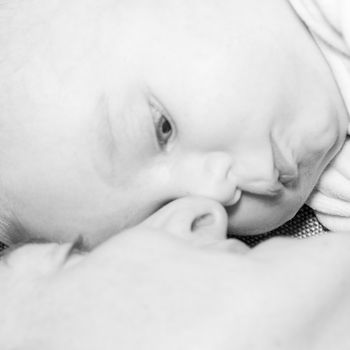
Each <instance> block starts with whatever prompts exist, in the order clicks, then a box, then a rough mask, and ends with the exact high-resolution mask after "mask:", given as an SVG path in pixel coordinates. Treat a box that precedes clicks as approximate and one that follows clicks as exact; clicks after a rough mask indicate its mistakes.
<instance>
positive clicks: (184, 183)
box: [175, 152, 241, 205]
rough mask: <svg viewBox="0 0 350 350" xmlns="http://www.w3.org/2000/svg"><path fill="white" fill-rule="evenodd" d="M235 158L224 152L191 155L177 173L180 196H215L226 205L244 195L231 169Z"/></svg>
mask: <svg viewBox="0 0 350 350" xmlns="http://www.w3.org/2000/svg"><path fill="white" fill-rule="evenodd" d="M232 165H233V161H232V158H231V156H230V155H229V154H228V153H225V152H208V153H199V154H192V155H189V156H187V157H186V158H185V159H183V160H182V164H179V166H178V167H177V171H176V174H175V177H176V179H175V181H176V183H178V184H179V185H180V186H181V190H182V191H181V192H182V193H181V195H188V194H189V195H193V196H203V197H208V198H212V199H214V200H216V201H218V202H220V203H221V204H223V205H233V204H235V203H236V202H237V201H238V200H239V199H240V197H241V190H240V189H239V188H238V187H237V180H236V179H235V177H234V175H233V172H232Z"/></svg>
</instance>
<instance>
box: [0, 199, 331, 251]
mask: <svg viewBox="0 0 350 350" xmlns="http://www.w3.org/2000/svg"><path fill="white" fill-rule="evenodd" d="M325 232H327V230H326V229H325V228H324V227H323V226H322V225H321V224H320V223H319V222H318V221H317V219H316V216H315V214H314V213H313V211H312V209H310V208H309V207H308V206H307V205H304V206H303V207H302V208H301V209H300V210H299V212H298V213H297V215H295V217H294V218H293V219H292V220H290V221H288V222H287V223H285V224H284V225H283V226H281V227H279V228H278V229H276V230H274V231H271V232H269V233H264V234H262V235H256V236H245V237H236V236H232V237H235V238H239V239H240V240H242V241H243V242H245V243H247V244H248V245H249V246H251V247H254V246H255V245H257V244H258V243H260V242H262V241H264V240H266V239H268V238H270V237H274V236H288V237H296V238H307V237H311V236H315V235H320V234H324V233H325ZM4 248H6V246H5V245H4V244H3V243H1V242H0V251H1V250H3V249H4Z"/></svg>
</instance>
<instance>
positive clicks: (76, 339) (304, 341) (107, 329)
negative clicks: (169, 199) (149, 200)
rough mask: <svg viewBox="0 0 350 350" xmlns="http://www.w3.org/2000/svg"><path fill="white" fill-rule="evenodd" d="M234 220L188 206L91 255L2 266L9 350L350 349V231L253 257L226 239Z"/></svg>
mask: <svg viewBox="0 0 350 350" xmlns="http://www.w3.org/2000/svg"><path fill="white" fill-rule="evenodd" d="M189 207H192V208H195V207H196V208H201V210H199V211H194V210H193V211H191V210H188V208H189ZM204 213H211V214H212V221H207V222H206V225H204V223H203V222H202V225H199V222H198V218H200V217H202V216H203V214H204ZM226 220H227V217H226V214H225V211H224V209H223V207H222V206H220V205H219V204H218V203H217V202H214V201H211V200H208V199H202V198H185V199H180V200H178V201H175V202H173V203H171V204H169V205H168V206H166V207H164V208H163V209H162V210H161V211H159V212H157V213H156V214H154V215H153V216H151V217H150V218H149V219H148V220H146V221H145V222H143V223H141V224H140V225H138V226H136V227H134V228H132V229H130V230H127V231H124V232H122V233H121V234H119V235H116V236H115V237H112V238H111V239H109V240H107V241H106V242H105V243H103V244H101V245H100V246H99V247H97V248H95V249H94V250H93V251H92V252H91V253H85V254H81V253H79V252H77V251H74V250H73V251H72V245H71V244H63V245H59V244H54V243H51V244H32V245H25V246H23V247H21V248H18V249H17V250H14V251H13V252H12V253H10V254H9V255H7V256H6V257H5V258H4V259H3V260H2V261H1V262H0V287H1V293H2V294H1V295H2V297H1V299H0V307H1V314H0V321H1V324H2V327H1V329H0V346H1V349H3V350H9V349H14V348H15V349H26V350H32V349H33V350H34V349H46V350H54V349H57V350H58V349H60V350H61V349H67V350H81V349H86V350H90V349H91V350H95V349H101V350H110V349H111V350H112V349H116V348H118V349H119V348H121V349H123V350H129V349H130V350H135V349H140V348H142V349H145V350H148V349H150V350H151V349H152V350H156V349H162V350H163V349H169V350H173V349H174V350H178V349H184V350H187V349H188V350H194V349H201V350H227V349H259V350H277V349H278V350H295V349H301V350H306V349H307V350H328V349H330V348H336V349H338V350H346V349H349V346H350V339H349V332H348V325H349V322H350V319H349V317H350V316H349V315H350V278H349V276H350V255H349V249H350V236H349V234H329V235H325V236H320V237H316V238H313V239H308V240H295V239H281V238H274V239H271V240H269V241H267V242H265V243H262V244H261V245H259V246H258V247H256V248H253V249H251V250H249V249H247V247H244V246H242V244H241V243H239V242H237V241H236V240H226V239H224V240H222V236H224V233H225V230H223V228H224V227H225V222H226ZM180 222H181V223H183V226H182V227H181V226H179V223H180ZM195 222H197V223H195ZM191 227H192V229H191ZM194 227H195V229H193V228H194ZM209 231H211V232H212V234H211V237H216V239H212V240H211V242H209V241H208V239H207V238H208V235H207V234H208V232H209ZM325 281H327V283H325Z"/></svg>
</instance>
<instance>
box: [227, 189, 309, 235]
mask: <svg viewBox="0 0 350 350" xmlns="http://www.w3.org/2000/svg"><path fill="white" fill-rule="evenodd" d="M302 197H304V196H302ZM300 198H301V196H287V195H284V194H283V195H281V196H280V197H278V198H277V197H275V198H269V197H263V196H259V197H257V196H253V195H250V194H245V195H244V196H243V197H242V198H241V200H240V202H239V203H238V204H237V205H236V206H233V207H231V208H228V209H227V212H228V216H229V220H228V231H229V234H234V235H242V236H249V235H257V234H261V233H266V232H269V231H272V230H274V229H276V228H277V227H279V226H281V225H283V224H284V223H286V222H287V221H288V220H290V219H292V218H293V217H294V215H295V214H296V213H297V212H298V210H299V209H300V208H301V207H302V205H303V203H304V200H306V196H305V199H304V200H303V201H301V200H300Z"/></svg>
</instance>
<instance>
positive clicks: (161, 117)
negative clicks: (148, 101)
mask: <svg viewBox="0 0 350 350" xmlns="http://www.w3.org/2000/svg"><path fill="white" fill-rule="evenodd" d="M151 109H152V114H153V122H154V128H155V133H156V138H157V143H158V145H159V147H160V148H164V147H166V146H167V144H168V142H169V141H170V139H172V138H173V136H174V131H175V129H174V124H173V122H172V121H171V119H170V117H168V116H167V115H166V112H163V111H162V110H161V109H160V107H158V106H154V105H151Z"/></svg>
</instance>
